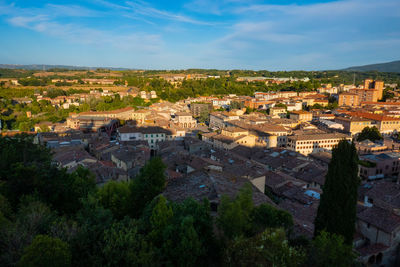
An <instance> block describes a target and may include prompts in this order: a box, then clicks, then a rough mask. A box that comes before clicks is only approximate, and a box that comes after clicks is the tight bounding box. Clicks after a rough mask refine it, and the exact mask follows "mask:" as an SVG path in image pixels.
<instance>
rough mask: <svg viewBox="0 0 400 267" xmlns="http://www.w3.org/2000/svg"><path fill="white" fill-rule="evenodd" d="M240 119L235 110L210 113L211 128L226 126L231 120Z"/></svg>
mask: <svg viewBox="0 0 400 267" xmlns="http://www.w3.org/2000/svg"><path fill="white" fill-rule="evenodd" d="M233 120H239V115H237V114H236V113H234V112H226V111H223V112H212V113H210V127H211V128H219V129H222V128H225V127H226V126H227V123H228V122H229V121H233Z"/></svg>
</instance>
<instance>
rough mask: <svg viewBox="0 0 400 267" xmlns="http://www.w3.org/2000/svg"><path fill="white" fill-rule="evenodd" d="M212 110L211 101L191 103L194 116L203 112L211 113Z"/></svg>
mask: <svg viewBox="0 0 400 267" xmlns="http://www.w3.org/2000/svg"><path fill="white" fill-rule="evenodd" d="M211 111H212V104H211V103H191V104H190V112H191V113H192V116H194V117H198V116H200V115H201V114H202V113H210V112H211Z"/></svg>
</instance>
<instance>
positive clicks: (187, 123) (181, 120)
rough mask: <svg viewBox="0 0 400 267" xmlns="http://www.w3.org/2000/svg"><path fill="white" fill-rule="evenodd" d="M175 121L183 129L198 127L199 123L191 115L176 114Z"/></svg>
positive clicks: (184, 113)
mask: <svg viewBox="0 0 400 267" xmlns="http://www.w3.org/2000/svg"><path fill="white" fill-rule="evenodd" d="M175 120H176V123H178V125H179V127H182V128H195V127H196V126H197V121H196V120H195V119H193V117H192V114H190V113H186V112H178V113H176V114H175Z"/></svg>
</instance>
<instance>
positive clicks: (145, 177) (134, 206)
mask: <svg viewBox="0 0 400 267" xmlns="http://www.w3.org/2000/svg"><path fill="white" fill-rule="evenodd" d="M165 168H166V167H165V165H164V163H163V162H162V160H161V158H160V157H155V158H153V159H151V160H150V161H149V162H147V163H146V165H145V166H144V167H143V168H142V169H141V170H140V173H139V174H138V176H137V177H135V178H134V179H133V181H132V182H131V184H130V191H131V192H130V194H131V195H130V203H131V206H130V214H131V215H132V217H134V218H138V217H139V216H140V215H141V213H142V212H143V210H144V208H145V207H146V206H147V205H148V204H149V203H150V202H151V201H152V200H153V198H154V197H156V196H157V195H158V194H160V193H161V192H162V190H163V189H164V187H165V173H164V172H165Z"/></svg>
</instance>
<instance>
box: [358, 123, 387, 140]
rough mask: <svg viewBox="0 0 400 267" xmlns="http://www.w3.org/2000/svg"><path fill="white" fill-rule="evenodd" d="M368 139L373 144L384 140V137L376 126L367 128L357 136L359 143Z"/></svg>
mask: <svg viewBox="0 0 400 267" xmlns="http://www.w3.org/2000/svg"><path fill="white" fill-rule="evenodd" d="M367 139H368V140H370V141H372V142H375V141H377V140H382V135H381V133H380V132H379V130H378V128H376V126H372V127H365V128H364V129H363V130H362V131H361V133H359V134H358V136H357V141H364V140H367Z"/></svg>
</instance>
